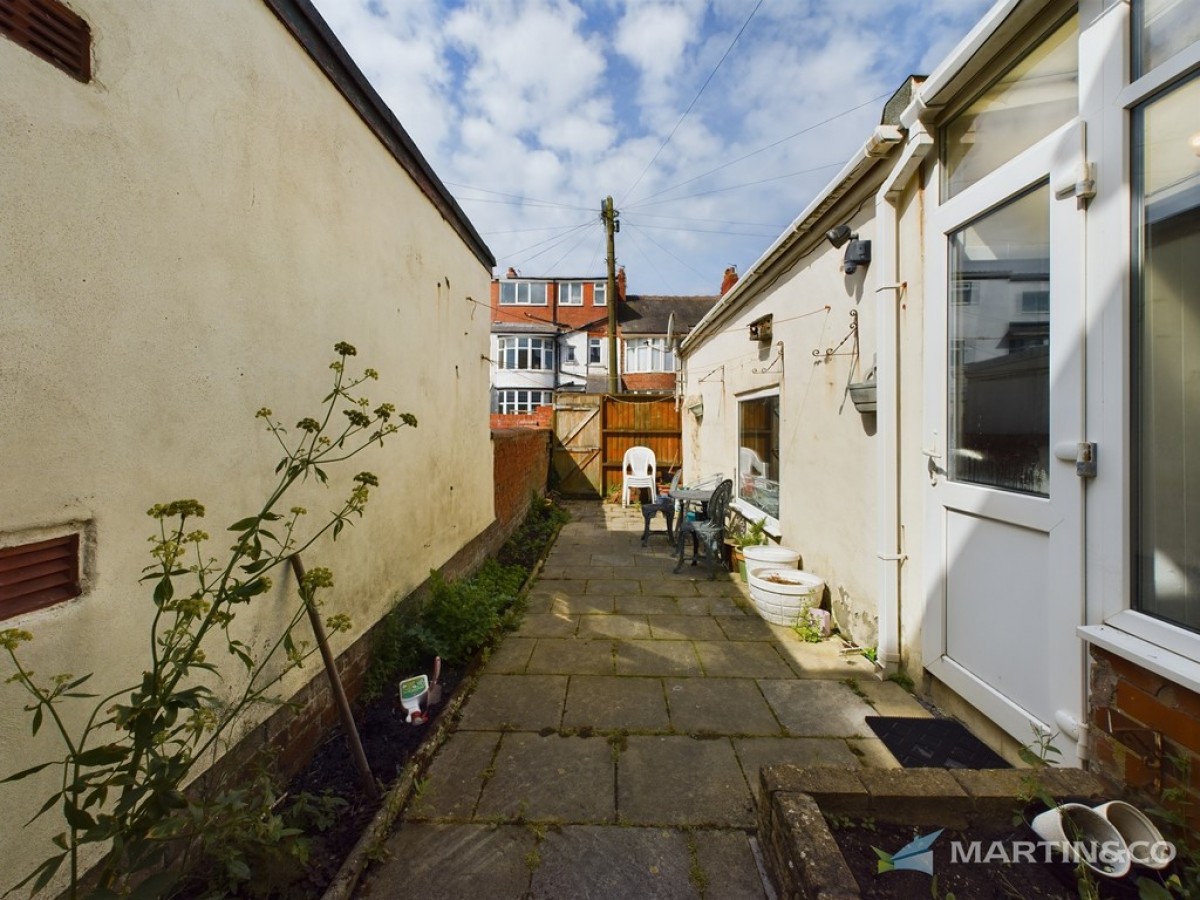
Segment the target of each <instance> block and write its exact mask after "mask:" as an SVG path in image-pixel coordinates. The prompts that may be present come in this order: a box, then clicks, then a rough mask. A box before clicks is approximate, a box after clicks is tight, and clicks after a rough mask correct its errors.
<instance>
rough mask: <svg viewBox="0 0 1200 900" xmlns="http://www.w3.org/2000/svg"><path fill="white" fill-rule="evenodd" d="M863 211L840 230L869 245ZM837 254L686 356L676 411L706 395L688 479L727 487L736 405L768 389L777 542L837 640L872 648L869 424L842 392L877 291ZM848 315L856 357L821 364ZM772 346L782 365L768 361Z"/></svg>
mask: <svg viewBox="0 0 1200 900" xmlns="http://www.w3.org/2000/svg"><path fill="white" fill-rule="evenodd" d="M867 196H869V194H868V195H867ZM846 205H847V206H850V204H846ZM851 208H852V207H851ZM871 210H873V203H865V204H863V212H862V213H861V214H859V215H858V216H857V217H855V218H854V219H853V220H849V221H850V224H851V226H852V227H853V228H854V230H855V231H857V232H859V237H860V238H862V239H865V240H870V239H871V238H872V233H873V227H872V221H871V219H870V217H869V216H868V215H867V213H868V211H871ZM842 221H847V220H845V219H840V220H837V221H834V220H833V219H832V218H831V219H830V220H829V221H828V223H827V224H825V225H823V226H822V228H821V231H822V232H823V230H825V229H828V228H832V227H833V226H834V225H837V224H841V222H842ZM843 254H844V248H843V249H834V248H833V247H832V246H831V245H830V244H828V243H827V242H826V241H825V240H824V239H821V241H820V243H819V244H818V245H816V246H815V247H814V249H813V251H812V252H811V253H809V254H808V255H807V256H805V257H803V258H802V259H800V260H799V261H798V262H795V263H793V264H791V265H790V266H788V267H787V268H786V269H785V270H784V271H783V272H782V273H781V274H780V275H779V277H778V278H777V280H775V281H774V283H773V284H771V285H770V286H769V287H766V288H765V289H764V291H763V293H761V294H758V293H755V294H754V296H753V298H752V299H751V300H750V301H749V302H748V303H747V304H746V305H745V306H743V307H741V308H740V309H738V310H737V312H736V313H735V315H734V316H733V317H732V318H731V319H730V320H729V321H728V322H725V323H722V324H721V325H720V327H719V329H718V330H717V331H716V332H714V333H712V334H711V336H708V337H705V339H704V340H703V341H702V342H701V343H700V344H699V345H698V346H695V347H693V348H691V349H690V350H689V351H688V353H687V364H686V387H685V391H684V395H685V397H686V398H687V401H686V402H685V406H686V405H687V404H689V403H692V402H694V399H693V398H695V397H703V399H704V416H703V419H702V420H701V421H700V423H699V424H698V425H697V424H696V420H695V418H694V416H692V415H691V414H690V413H687V414H686V415H685V419H684V440H685V443H686V445H687V450H686V454H687V455H686V463H685V465H686V469H687V473H686V474H687V477H688V478H691V477H692V476H693V475H706V474H710V473H714V472H718V471H719V472H722V473H724V474H725V476H726V477H733V474H734V472H735V471H736V467H737V450H738V440H737V434H738V402H739V400H741V399H743V398H746V397H747V396H754V395H756V394H757V393H758V392H760V391H766V392H768V393H769V392H770V391H771V390H776V389H777V390H778V392H779V395H780V427H781V434H780V457H781V477H780V482H781V484H780V529H781V532H782V536H781V543H782V544H784V545H786V546H789V547H793V548H795V549H797V550H799V551H800V553H801V557H802V564H803V566H804V568H805V569H806V570H808V571H811V572H813V573H815V574H817V575H820V576H821V577H822V578H824V579H825V580H826V582H827V584H828V590H829V595H830V598H831V601H832V606H833V611H834V615H835V617H836V618H837V621H838V623H839V625H840V627H841V628H842V629H843V631H844V632H848V633H849V634H850V635H851V636H853V638H854V639H855V640H856V641H858V642H859V643H860V644H861V645H862V646H873V645H874V643H875V636H876V609H875V590H876V589H875V582H876V568H875V566H876V559H875V553H876V549H875V547H876V524H875V503H876V499H875V496H876V494H875V492H876V474H875V471H876V467H875V452H876V443H875V439H874V427H875V422H874V419H875V417H874V416H866V417H864V416H863V415H861V414H860V413H858V412H857V411H856V410H855V408H854V404H853V403H852V402H851V401H850V397H849V395H848V393H847V391H846V386H847V385H848V384H849V383H850V382H852V381H859V380H862V379H863V378H865V377H866V374H867V372H868V371H869V370H870V369H871V366H872V359H873V356H874V352H875V347H874V343H873V341H874V325H873V321H872V318H873V316H874V297H875V281H874V278H873V276H872V273H871V267H869V266H868V267H867V268H866V269H865V270H864V269H862V268H860V269H859V270H858V272H856V273H855V274H853V275H846V274H844V273H843V272H842V269H841V261H842V256H843ZM764 280H765V281H770V280H771V277H770V276H769V277H766V278H765V279H764ZM826 307H828V308H826ZM851 310H857V312H858V315H859V355H858V357H857V358H856V357H855V356H853V355H851V351H852V349H853V347H854V341H853V339H850V340H848V341H846V343H845V344H843V345H842V346H841V348H840V349H839V350H838V352H837V353H836V354H835V355H832V356H829V357H826V356H825V355H824V353H825V351H826V350H827V349H832V348H834V347H835V346H837V345H838V343H839V342H840V341H841V340H842V339H843V338H844V337H846V336H847V335H848V334H849V333H850V325H851V322H852V318H851V316H850V312H851ZM768 313H771V314H773V315H774V334H773V341H772V344H771V345H770V347H769V348H764V349H760V348H759V345H758V343H756V342H752V341H751V340H750V339H749V331H748V328H749V324H750V322H751V321H753V320H754V319H757V318H758V317H760V316H763V315H766V314H768ZM780 344H782V347H783V360H782V362H780V361H775V360H776V358H777V357H778V356H779V345H780ZM813 351H819V353H820V355H819V356H814V355H813ZM773 361H774V362H773ZM755 370H758V371H757V372H756V371H755ZM764 370H765V371H764ZM735 495H736V491H735Z"/></svg>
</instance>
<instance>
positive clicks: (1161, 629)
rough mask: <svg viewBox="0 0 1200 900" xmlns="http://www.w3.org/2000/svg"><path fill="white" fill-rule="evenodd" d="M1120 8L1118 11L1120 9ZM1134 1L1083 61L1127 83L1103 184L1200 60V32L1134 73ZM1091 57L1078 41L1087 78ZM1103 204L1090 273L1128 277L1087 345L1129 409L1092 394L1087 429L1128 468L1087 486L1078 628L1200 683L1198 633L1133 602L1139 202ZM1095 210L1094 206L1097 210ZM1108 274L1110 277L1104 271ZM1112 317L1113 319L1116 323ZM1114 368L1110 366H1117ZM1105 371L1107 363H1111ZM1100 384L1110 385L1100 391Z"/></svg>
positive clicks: (1111, 118)
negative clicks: (1160, 103)
mask: <svg viewBox="0 0 1200 900" xmlns="http://www.w3.org/2000/svg"><path fill="white" fill-rule="evenodd" d="M1113 13H1115V14H1116V15H1113ZM1132 17H1133V9H1132V6H1131V5H1125V4H1118V5H1117V6H1116V7H1115V8H1114V9H1113V11H1112V13H1109V14H1108V15H1107V16H1106V19H1107V21H1106V22H1105V23H1104V25H1106V26H1107V34H1101V35H1100V37H1099V38H1098V39H1097V43H1096V44H1094V45H1092V48H1091V49H1092V50H1093V51H1098V50H1109V49H1110V47H1109V46H1105V45H1101V40H1102V39H1107V40H1109V41H1112V42H1115V43H1117V44H1118V46H1120V45H1122V44H1123V50H1124V52H1122V53H1111V52H1107V53H1103V54H1101V53H1099V52H1097V53H1096V55H1097V56H1098V57H1100V58H1097V59H1089V60H1088V61H1087V63H1086V65H1087V66H1088V67H1089V68H1091V69H1092V70H1094V71H1096V72H1102V73H1103V77H1102V78H1101V77H1100V76H1099V75H1098V76H1097V77H1096V79H1095V80H1096V82H1097V83H1103V84H1112V83H1114V82H1116V83H1118V84H1124V85H1125V87H1124V88H1123V89H1121V90H1120V91H1119V92H1118V93H1117V94H1116V97H1115V99H1114V100H1113V101H1112V102H1111V103H1109V104H1107V105H1106V106H1105V108H1104V110H1103V116H1102V118H1101V121H1100V122H1099V123H1098V127H1095V128H1094V138H1095V147H1096V149H1094V150H1093V149H1091V142H1090V141H1089V157H1091V159H1092V161H1093V162H1094V163H1096V165H1097V166H1098V171H1097V184H1104V183H1109V184H1121V183H1124V184H1125V185H1126V186H1127V187H1128V186H1131V181H1130V178H1131V176H1132V158H1133V153H1132V142H1133V139H1134V134H1133V121H1132V120H1133V110H1134V108H1135V107H1137V106H1140V105H1142V104H1143V103H1145V102H1148V101H1149V100H1151V99H1153V97H1154V96H1155V95H1156V94H1158V93H1160V92H1162V91H1163V90H1164V89H1166V88H1168V87H1170V86H1172V85H1173V84H1175V83H1177V82H1182V81H1183V80H1185V79H1186V77H1187V75H1188V73H1190V72H1194V71H1195V70H1196V69H1197V68H1200V42H1196V43H1194V44H1192V45H1190V46H1189V47H1187V48H1186V49H1184V50H1182V51H1180V52H1179V53H1176V54H1175V55H1174V56H1172V57H1170V58H1168V59H1166V60H1164V61H1163V62H1162V63H1160V64H1159V65H1158V66H1157V67H1155V68H1154V69H1152V70H1151V71H1149V72H1146V73H1145V74H1143V75H1141V76H1140V77H1139V78H1137V80H1135V81H1133V82H1132V83H1130V82H1129V81H1128V74H1127V73H1128V65H1129V54H1130V53H1132V40H1133V34H1132V29H1133V21H1132ZM1084 66H1085V57H1084V53H1083V48H1082V46H1081V52H1080V69H1081V84H1083V83H1084V80H1083V78H1082V74H1083V68H1084ZM1104 209H1105V210H1106V211H1107V213H1106V214H1107V218H1106V219H1105V220H1104V221H1103V222H1100V221H1099V220H1097V222H1096V225H1094V226H1092V227H1089V229H1088V233H1089V244H1090V246H1089V248H1088V249H1089V252H1088V262H1087V265H1088V274H1087V281H1088V283H1089V284H1105V283H1109V284H1116V285H1120V286H1121V291H1122V297H1121V299H1122V302H1121V303H1114V304H1109V306H1110V307H1111V310H1110V312H1109V313H1107V314H1106V315H1108V316H1109V318H1107V319H1106V320H1105V323H1106V324H1105V327H1104V328H1103V329H1102V332H1103V337H1102V338H1101V339H1100V340H1098V341H1097V342H1096V344H1097V348H1096V349H1097V350H1098V352H1097V353H1095V354H1093V351H1092V348H1091V347H1090V346H1089V358H1091V357H1093V355H1095V356H1096V357H1100V356H1103V358H1104V359H1113V360H1119V361H1120V365H1119V366H1117V367H1116V369H1115V370H1114V377H1117V376H1119V377H1120V378H1121V379H1122V391H1123V396H1124V410H1123V413H1122V415H1120V416H1109V417H1108V418H1107V419H1106V418H1104V416H1102V415H1101V409H1100V407H1099V406H1098V405H1097V406H1096V407H1094V408H1093V406H1092V402H1091V401H1090V400H1089V420H1091V421H1095V422H1099V423H1103V431H1101V432H1099V433H1097V434H1095V435H1089V437H1090V438H1091V439H1092V440H1097V441H1098V442H1099V443H1100V444H1101V446H1107V447H1108V448H1110V449H1109V450H1108V451H1107V462H1106V463H1105V465H1106V466H1111V467H1113V468H1114V469H1115V470H1116V471H1119V472H1122V473H1124V475H1123V477H1122V478H1113V479H1108V480H1106V481H1105V482H1104V483H1101V481H1100V479H1097V483H1096V484H1094V485H1090V486H1089V490H1088V498H1089V499H1088V508H1087V513H1088V517H1087V528H1088V535H1089V538H1088V546H1089V553H1088V577H1087V581H1088V598H1087V604H1088V609H1087V621H1088V623H1089V624H1087V625H1084V626H1082V627H1081V628H1079V635H1080V637H1082V638H1083V639H1084V640H1086V641H1087V642H1088V643H1090V644H1094V645H1096V646H1097V647H1100V648H1102V649H1105V650H1108V651H1109V652H1111V653H1113V654H1115V655H1116V656H1119V657H1121V658H1123V659H1127V660H1129V661H1131V662H1133V663H1135V664H1137V665H1139V666H1141V667H1143V668H1145V669H1148V670H1149V671H1151V672H1155V673H1156V674H1158V675H1161V676H1162V677H1164V678H1167V679H1169V680H1170V681H1172V682H1173V683H1175V684H1179V685H1181V686H1183V687H1186V688H1188V689H1189V690H1192V691H1196V692H1198V693H1200V633H1197V632H1194V631H1190V630H1188V629H1186V628H1183V627H1181V626H1179V625H1175V624H1173V623H1171V622H1168V621H1166V620H1163V619H1157V618H1155V617H1153V616H1150V615H1147V614H1146V613H1142V612H1140V611H1138V610H1137V609H1136V608H1135V606H1134V598H1133V596H1132V589H1133V570H1132V557H1133V537H1134V536H1133V529H1132V524H1131V521H1130V519H1129V517H1126V516H1121V515H1117V516H1116V517H1114V516H1113V514H1112V512H1113V510H1128V509H1130V504H1131V503H1132V491H1133V468H1132V465H1131V456H1130V453H1131V447H1130V443H1129V437H1128V435H1129V429H1130V427H1131V419H1132V411H1131V408H1130V405H1131V404H1132V402H1133V399H1132V388H1133V379H1132V370H1131V369H1130V368H1129V365H1128V359H1129V350H1130V347H1129V345H1130V342H1131V341H1132V339H1133V337H1132V334H1131V326H1130V323H1129V314H1128V310H1129V308H1130V304H1132V303H1133V302H1134V298H1133V296H1132V294H1131V291H1132V282H1133V279H1132V277H1131V275H1130V272H1131V266H1132V262H1133V253H1132V247H1133V240H1134V235H1133V233H1132V231H1131V223H1132V222H1133V217H1134V214H1135V212H1136V209H1135V207H1134V203H1133V198H1132V192H1131V191H1129V190H1126V191H1125V192H1124V194H1123V195H1120V196H1118V197H1114V198H1109V202H1108V203H1107V204H1106V205H1105V207H1104ZM1093 215H1095V211H1093ZM1106 232H1108V233H1109V235H1110V236H1109V238H1108V243H1105V244H1104V245H1103V246H1100V247H1099V248H1098V247H1097V245H1096V244H1095V243H1092V242H1091V237H1092V236H1093V235H1095V236H1096V240H1097V241H1100V240H1103V235H1104V234H1105V233H1106ZM1114 233H1115V234H1119V235H1124V243H1123V247H1121V248H1116V247H1114V246H1113V244H1112V241H1113V238H1112V237H1111V234H1114ZM1105 279H1107V281H1106V280H1105ZM1110 326H1111V327H1110ZM1108 368H1112V367H1111V366H1110V367H1108ZM1106 371H1107V369H1106ZM1097 393H1098V394H1102V393H1104V392H1100V391H1098V392H1097Z"/></svg>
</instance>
